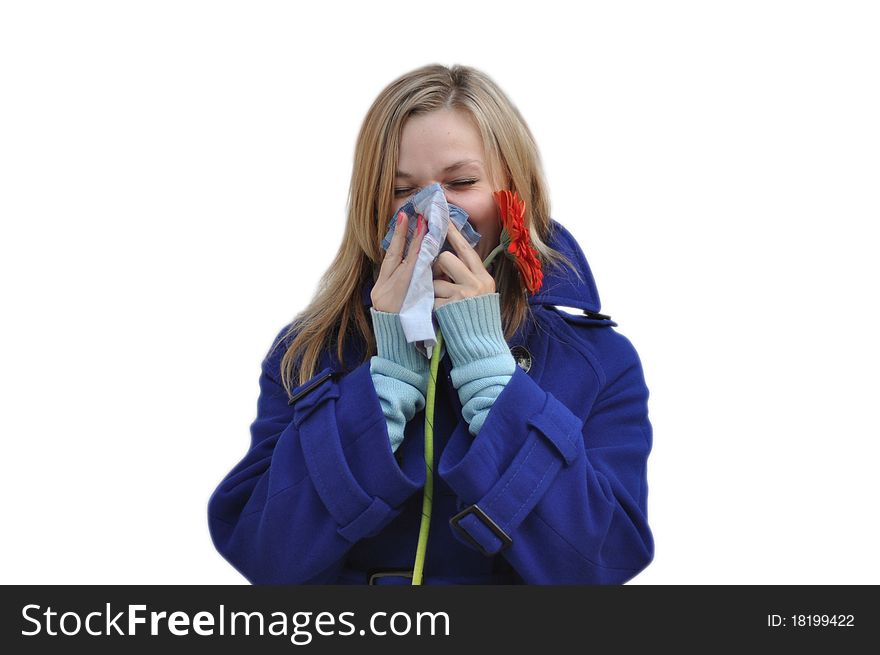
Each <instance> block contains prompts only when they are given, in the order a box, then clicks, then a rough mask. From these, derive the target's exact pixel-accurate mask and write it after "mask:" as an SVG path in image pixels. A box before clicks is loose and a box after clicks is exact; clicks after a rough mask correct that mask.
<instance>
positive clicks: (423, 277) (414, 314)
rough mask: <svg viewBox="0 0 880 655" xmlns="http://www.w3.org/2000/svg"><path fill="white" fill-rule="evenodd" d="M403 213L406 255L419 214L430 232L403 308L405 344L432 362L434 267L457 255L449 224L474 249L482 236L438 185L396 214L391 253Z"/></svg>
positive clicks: (388, 236)
mask: <svg viewBox="0 0 880 655" xmlns="http://www.w3.org/2000/svg"><path fill="white" fill-rule="evenodd" d="M401 211H403V212H406V214H407V216H408V217H409V219H408V220H407V235H406V246H405V247H404V252H407V248H408V246H409V244H410V242H411V241H412V238H413V235H414V234H415V227H416V216H417V214H421V215H422V216H423V217H424V218H425V220H426V221H427V223H428V231H427V233H426V234H425V236H424V238H423V240H422V248H421V250H420V251H419V254H418V259H417V260H416V265H415V269H414V270H413V276H412V280H411V281H410V285H409V289H407V292H406V296H405V297H404V300H403V306H402V307H401V308H400V324H401V326H402V327H403V332H404V334H405V335H406V340H407V341H408V342H409V343H413V344H415V346H416V349H417V350H418V351H419V352H420V353H422V354H423V355H424V356H425V357H427V358H428V359H430V358H431V353H432V352H433V348H434V345H436V343H437V332H436V329H435V328H436V326H438V325H439V324H436V325H435V321H436V318H435V317H434V275H433V272H432V270H431V267H432V266H433V265H434V261H435V260H436V259H437V257H438V256H439V255H440V253H441V252H443V251H444V250H452V251H453V252H454V249H453V247H452V245H451V244H449V243H448V242H447V240H446V232H447V231H448V230H449V221H453V222H454V223H455V226H456V227H457V228H458V230H459V232H461V234H462V236H463V237H464V238H465V239H466V240H467V242H468V243H469V244H470V245H471V247H473V246H476V245H477V243H478V242H479V241H480V234H479V232H477V231H476V230H475V229H474V228H473V226H472V225H471V224H470V223H469V222H468V213H467V212H466V211H465V210H463V209H462V208H461V207H459V206H457V205H453V204H452V203H447V202H446V196H445V194H444V193H443V187H441V186H440V184H438V183H436V182H435V183H434V184H431V185H430V186H426V187H425V188H424V189H422V190H420V191H419V192H418V193H416V194H415V195H414V196H413V197H412V198H410V199H408V200H407V201H406V203H404V205H403V207H401V208H400V209H399V210H398V211H396V212H394V215H393V216H392V217H391V220H390V221H389V222H388V231H387V233H386V234H385V238H384V239H383V240H382V248H383V249H384V250H388V247H389V246H390V245H391V238H392V237H393V236H394V227H395V224H396V223H397V214H398V213H399V212H401Z"/></svg>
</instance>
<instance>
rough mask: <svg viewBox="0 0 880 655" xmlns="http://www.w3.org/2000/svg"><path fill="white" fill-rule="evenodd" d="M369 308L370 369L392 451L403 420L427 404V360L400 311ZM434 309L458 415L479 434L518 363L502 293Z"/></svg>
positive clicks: (396, 446)
mask: <svg viewBox="0 0 880 655" xmlns="http://www.w3.org/2000/svg"><path fill="white" fill-rule="evenodd" d="M370 313H371V315H372V319H373V330H374V332H375V334H376V347H377V352H378V354H377V355H375V356H374V357H373V358H372V359H371V360H370V373H371V375H372V378H373V385H374V386H375V387H376V395H377V396H378V397H379V403H380V405H381V406H382V412H383V413H384V414H385V419H386V420H387V423H388V437H389V438H390V439H391V450H392V451H396V450H397V448H398V447H399V446H400V444H401V442H402V441H403V432H404V428H405V427H406V424H407V423H408V422H409V421H410V420H411V419H412V418H413V416H415V415H416V413H418V412H420V411H421V410H422V409H424V407H425V397H426V395H427V391H428V380H429V378H430V369H431V362H430V361H429V360H428V359H427V358H425V356H424V355H422V354H421V353H420V352H419V351H418V350H417V349H416V347H415V346H414V345H413V344H411V343H408V342H407V340H406V336H405V335H404V333H403V327H402V326H401V324H400V315H399V314H396V313H392V312H382V311H377V310H376V309H374V308H372V307H371V308H370ZM435 313H436V315H437V320H438V322H439V323H440V329H441V330H442V332H443V347H444V348H446V350H447V351H448V352H449V357H450V359H451V360H452V373H451V376H452V384H453V386H454V387H455V389H456V391H457V392H458V397H459V400H460V401H461V405H462V416H463V417H464V419H465V421H467V423H468V428H469V431H470V433H471V434H472V435H473V436H477V433H478V432H479V431H480V427H482V425H483V423H484V422H485V420H486V416H487V415H488V414H489V410H490V409H492V404H493V403H494V402H495V398H497V397H498V395H499V394H500V393H501V391H502V390H503V389H504V387H505V385H506V384H507V383H508V382H509V381H510V378H511V376H512V375H513V372H514V370H515V367H516V360H515V359H514V358H513V355H511V354H510V349H509V348H508V346H507V342H506V341H505V339H504V332H503V330H502V327H501V305H500V295H499V294H498V293H497V292H496V293H487V294H483V295H481V296H474V297H471V298H464V299H463V300H456V301H454V302H449V303H446V304H444V305H441V306H440V307H438V308H437V309H436V310H435ZM441 356H442V353H441Z"/></svg>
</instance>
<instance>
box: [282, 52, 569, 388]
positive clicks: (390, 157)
mask: <svg viewBox="0 0 880 655" xmlns="http://www.w3.org/2000/svg"><path fill="white" fill-rule="evenodd" d="M437 109H463V110H465V111H467V112H468V113H469V114H470V116H471V117H472V118H473V120H474V122H475V124H476V125H477V127H478V128H479V131H480V134H481V136H482V139H483V148H484V150H485V153H486V157H487V168H488V169H489V170H488V171H487V172H488V173H489V174H490V179H495V180H506V183H507V188H508V189H510V190H512V191H513V190H515V191H517V192H518V193H519V195H520V197H521V198H522V199H523V200H524V201H525V206H526V216H525V224H526V226H527V228H528V229H529V233H530V235H531V240H532V245H533V246H534V248H535V250H536V251H537V252H538V257H539V259H540V260H541V263H542V266H543V267H545V271H546V266H547V265H558V264H565V265H567V266H569V267H570V268H571V269H572V270H573V271H575V273H577V275H578V276H580V273H579V272H578V271H577V269H576V267H575V266H574V265H573V264H572V263H571V262H570V261H569V260H568V258H567V257H565V255H563V254H562V253H560V252H558V251H556V250H554V249H552V248H550V247H549V246H548V245H547V244H546V243H545V240H546V239H547V235H548V232H549V229H550V201H549V196H548V192H547V184H546V182H545V179H544V173H543V170H542V166H541V160H540V155H539V154H538V148H537V145H536V144H535V140H534V138H533V136H532V133H531V131H530V130H529V127H528V125H526V122H525V120H523V118H522V116H521V115H520V113H519V110H518V109H517V108H516V107H515V106H514V104H513V103H512V102H511V101H510V100H509V99H508V97H507V96H506V95H505V94H504V92H503V91H502V90H501V89H500V88H499V87H498V85H497V84H496V83H495V82H494V81H493V80H492V79H490V78H489V77H488V76H487V75H486V74H485V73H482V72H480V71H479V70H476V69H474V68H471V67H468V66H462V65H454V66H452V67H451V68H447V67H446V66H442V65H440V64H430V65H427V66H423V67H421V68H417V69H415V70H413V71H410V72H409V73H406V74H404V75H402V76H401V77H399V78H397V79H396V80H394V81H393V82H391V84H389V85H388V86H387V87H386V88H385V89H384V90H383V91H382V92H381V93H380V94H379V95H378V97H377V98H376V100H375V101H374V102H373V104H372V106H371V107H370V109H369V110H368V111H367V115H366V117H365V118H364V121H363V124H362V125H361V129H360V132H359V133H358V137H357V143H356V144H355V153H354V163H353V167H352V174H351V185H350V186H349V192H348V203H347V207H348V218H347V221H346V224H345V232H344V235H343V239H342V244H341V245H340V247H339V250H338V252H337V253H336V257H335V258H334V259H333V262H332V263H331V264H330V267H329V268H328V269H327V271H326V272H325V273H324V275H323V276H322V277H321V279H320V282H319V284H318V290H317V292H316V293H315V296H314V298H313V299H312V301H311V303H310V304H309V305H308V307H306V308H305V309H304V310H303V311H302V312H300V313H299V314H298V315H297V316H296V318H295V319H294V321H293V322H292V323H291V325H290V329H289V330H287V332H286V333H285V334H284V335H283V336H282V337H281V338H280V339H279V340H278V342H277V344H276V347H277V346H278V345H280V344H282V343H286V342H288V339H289V337H291V336H293V335H295V338H294V339H293V341H291V342H290V344H289V346H288V347H287V350H286V352H285V354H284V357H283V358H282V360H281V377H282V383H283V385H284V388H285V390H286V391H287V393H288V395H290V392H291V390H292V389H293V388H294V387H296V386H298V385H300V384H303V383H305V382H306V381H307V380H309V379H310V378H311V377H312V376H314V374H315V372H316V368H317V365H318V362H319V359H320V356H321V353H322V352H323V351H324V350H325V349H327V348H329V347H330V346H331V345H332V342H333V340H334V339H335V342H336V355H337V359H338V360H339V362H340V363H341V364H342V365H343V366H346V364H345V362H344V355H343V350H344V343H345V339H346V337H349V336H352V335H356V336H360V338H361V339H362V342H363V343H365V344H366V349H365V352H364V356H363V360H362V362H361V363H363V362H365V361H368V360H369V359H370V357H372V356H373V355H375V354H376V339H375V336H374V334H373V330H372V321H371V319H370V315H369V311H368V310H367V311H365V309H367V308H365V307H364V305H363V300H362V294H361V289H362V285H364V284H365V283H366V282H367V280H372V281H373V282H375V280H376V279H377V277H378V273H379V267H380V265H381V263H382V259H383V258H384V256H385V252H384V251H383V250H382V247H381V242H382V238H383V237H384V236H385V232H386V230H387V223H388V216H389V215H390V212H391V211H392V210H393V202H394V175H395V170H396V166H397V162H398V157H399V151H400V137H401V132H402V130H403V126H404V123H405V122H406V120H407V119H408V118H409V117H410V116H413V115H420V114H426V113H428V112H431V111H434V110H437ZM495 262H496V264H495V266H494V267H493V270H492V274H493V276H494V278H495V286H496V289H497V291H498V293H499V294H500V298H501V319H502V325H503V327H504V337H505V339H510V337H512V336H513V335H514V334H515V333H516V331H517V329H518V328H519V326H520V324H521V323H522V322H523V321H524V320H526V318H527V315H529V314H530V308H529V304H528V298H527V296H526V290H525V287H523V285H522V282H521V281H520V277H519V274H518V272H517V270H516V265H515V263H514V262H512V261H511V260H510V259H509V258H508V257H504V256H498V257H497V258H496V259H495ZM297 372H298V375H297Z"/></svg>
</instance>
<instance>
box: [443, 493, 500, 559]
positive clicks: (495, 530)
mask: <svg viewBox="0 0 880 655" xmlns="http://www.w3.org/2000/svg"><path fill="white" fill-rule="evenodd" d="M468 514H474V515H476V517H477V518H478V519H480V521H481V522H482V523H483V525H485V526H486V527H487V528H489V530H491V531H492V534H494V535H495V536H496V537H498V538H499V539H500V540H501V548H500V549H499V550H498V552H499V553H500V552H501V551H502V550H504V549H505V548H507V547H508V546H510V544H512V543H513V539H511V538H510V535H508V534H507V533H506V532H505V531H504V530H502V529H501V528H500V527H499V526H498V524H497V523H495V521H493V520H492V519H490V518H489V516H488V515H487V514H486V513H485V512H484V511H483V510H481V509H480V508H479V507H478V506H477V504H476V503H474V504H473V505H471V506H470V507H466V508H465V509H463V510H462V511H461V512H459V513H458V514H456V515H455V516H453V517H452V518H451V519H449V524H450V525H451V526H452V527H453V528H455V529H456V531H457V532H458V533H459V534H460V535H461V536H462V537H464V538H465V539H467V541H468V543H470V544H471V545H472V546H474V548H477V549H479V551H480V552H481V553H483V555H485V556H486V557H491V556H492V555H494V554H495V553H490V552H487V551H486V549H485V548H484V547H483V544H481V543H480V542H478V541H477V540H476V539H474V538H473V537H472V536H471V535H470V533H469V532H468V531H467V530H465V529H464V528H463V527H461V526H460V525H459V524H458V523H459V521H461V520H462V519H463V518H464V517H465V516H467V515H468Z"/></svg>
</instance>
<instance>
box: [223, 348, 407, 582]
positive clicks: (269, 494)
mask: <svg viewBox="0 0 880 655" xmlns="http://www.w3.org/2000/svg"><path fill="white" fill-rule="evenodd" d="M270 353H271V351H270ZM278 359H280V357H270V356H267V357H266V358H265V359H264V361H263V364H262V372H261V375H260V379H259V385H260V394H259V398H258V400H257V416H256V419H255V420H254V421H253V423H252V424H251V426H250V433H251V444H250V448H249V450H248V452H247V454H246V455H245V456H244V458H243V459H242V460H241V461H240V462H239V463H238V464H237V465H236V466H235V468H233V469H232V471H230V472H229V474H228V475H227V476H226V477H225V478H224V479H223V481H222V482H221V483H220V485H219V486H218V487H217V489H216V490H215V491H214V493H213V494H212V495H211V498H210V500H209V502H208V524H209V529H210V533H211V538H212V540H213V542H214V545H215V547H216V548H217V550H218V551H219V552H220V553H221V554H222V555H223V557H224V558H226V560H227V561H229V563H230V564H232V565H233V566H234V567H235V568H236V569H237V570H238V571H239V572H240V573H241V574H242V575H244V576H245V577H246V578H247V579H248V580H249V581H250V582H251V583H254V584H332V583H334V582H335V581H336V579H337V576H338V574H339V572H340V570H341V569H342V566H343V564H344V561H345V557H346V554H347V553H348V551H349V550H350V549H351V547H352V546H353V545H354V544H355V543H356V542H358V541H359V540H360V539H362V538H364V537H368V536H373V535H375V534H377V533H378V532H380V531H381V530H382V528H384V527H385V526H386V525H387V524H388V523H390V522H391V520H392V519H393V518H394V517H395V516H397V515H398V514H399V513H400V511H401V508H402V505H403V503H404V502H405V501H406V499H407V498H409V497H410V496H411V495H412V494H413V493H415V492H416V491H418V490H420V489H421V488H422V487H423V485H424V473H423V474H422V479H421V480H419V479H415V478H413V477H409V476H408V475H407V474H405V473H404V472H403V471H402V470H401V469H400V467H399V465H398V464H397V461H396V460H395V458H394V455H393V453H392V452H391V445H390V441H389V438H388V430H387V427H386V420H385V416H384V415H383V413H382V408H381V406H380V404H379V400H378V397H377V395H376V391H375V388H374V386H373V382H372V379H371V377H370V364H369V362H364V363H362V364H361V365H359V366H358V367H357V368H355V369H353V370H352V371H350V372H348V373H346V374H344V375H341V376H340V375H339V374H333V373H334V371H333V370H332V369H331V368H325V369H323V370H322V371H320V372H319V373H317V374H316V375H315V376H314V377H313V378H312V379H311V380H309V381H307V382H306V383H305V384H303V385H300V386H299V387H297V388H296V389H295V390H293V393H292V396H293V397H294V398H296V396H297V395H298V394H300V397H299V398H298V400H296V402H295V403H294V404H293V406H290V405H289V404H288V396H287V393H286V392H285V391H284V388H283V386H282V385H281V383H280V382H279V371H278ZM416 477H417V472H416Z"/></svg>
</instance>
